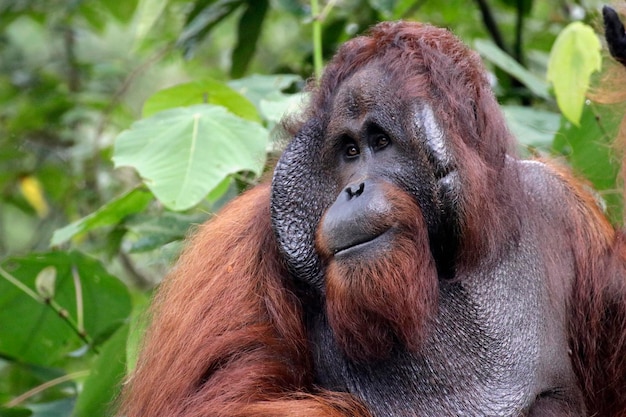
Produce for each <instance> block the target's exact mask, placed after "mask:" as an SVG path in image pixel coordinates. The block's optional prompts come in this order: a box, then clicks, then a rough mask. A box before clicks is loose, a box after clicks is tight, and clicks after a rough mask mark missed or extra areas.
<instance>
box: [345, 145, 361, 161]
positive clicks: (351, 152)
mask: <svg viewBox="0 0 626 417" xmlns="http://www.w3.org/2000/svg"><path fill="white" fill-rule="evenodd" d="M360 153H361V152H360V151H359V148H358V146H356V145H355V144H354V143H349V144H348V145H346V150H345V156H346V158H348V159H353V158H356V157H357V156H359V154H360Z"/></svg>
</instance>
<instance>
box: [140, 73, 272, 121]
mask: <svg viewBox="0 0 626 417" xmlns="http://www.w3.org/2000/svg"><path fill="white" fill-rule="evenodd" d="M194 104H217V105H220V106H224V107H226V108H227V109H228V110H230V111H231V112H232V113H233V114H236V115H237V116H240V117H243V118H244V119H248V120H253V121H260V118H259V114H258V112H257V110H256V108H255V107H254V105H253V104H252V103H251V102H250V100H248V99H247V98H246V97H244V96H243V95H242V94H241V93H239V92H237V91H235V90H234V89H233V88H232V87H230V86H228V85H227V84H225V83H223V82H220V81H217V80H212V79H209V78H205V79H202V80H198V81H193V82H190V83H185V84H179V85H175V86H174V87H170V88H166V89H163V90H160V91H159V92H157V93H156V94H154V95H153V96H152V97H150V98H149V99H148V100H146V102H145V103H144V105H143V117H149V116H152V115H153V114H155V113H158V112H160V111H163V110H168V109H173V108H176V107H186V106H192V105H194Z"/></svg>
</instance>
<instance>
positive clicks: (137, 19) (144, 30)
mask: <svg viewBox="0 0 626 417" xmlns="http://www.w3.org/2000/svg"><path fill="white" fill-rule="evenodd" d="M112 1H115V0H112ZM119 3H123V2H119ZM167 3H168V2H167V0H139V4H138V5H137V10H136V11H135V16H134V19H133V23H134V26H135V41H137V42H140V41H142V40H143V39H144V38H145V37H146V35H147V34H148V33H149V32H150V30H151V29H152V27H153V26H154V24H155V23H156V21H157V20H159V17H161V14H162V13H163V10H165V6H167Z"/></svg>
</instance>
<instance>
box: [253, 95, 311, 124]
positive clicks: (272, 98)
mask: <svg viewBox="0 0 626 417" xmlns="http://www.w3.org/2000/svg"><path fill="white" fill-rule="evenodd" d="M308 98H309V95H308V94H307V93H296V94H283V93H280V92H275V93H274V94H269V95H268V96H267V97H266V98H264V99H262V100H261V102H260V103H259V107H260V108H261V113H262V114H263V118H264V119H265V120H267V121H268V122H270V123H278V122H280V120H281V119H282V118H283V117H284V116H285V115H287V114H297V113H299V112H301V111H302V110H303V109H304V106H305V105H306V103H307V100H308Z"/></svg>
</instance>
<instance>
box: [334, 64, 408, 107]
mask: <svg viewBox="0 0 626 417" xmlns="http://www.w3.org/2000/svg"><path fill="white" fill-rule="evenodd" d="M391 78H392V77H390V74H388V73H385V72H384V71H383V70H382V69H381V68H380V67H379V66H376V65H368V66H366V67H365V68H363V69H360V70H359V71H357V72H356V73H354V74H353V75H352V76H351V77H350V78H348V79H347V80H346V81H344V82H343V83H342V84H341V85H340V86H339V90H338V91H337V95H336V96H335V100H334V103H333V114H334V115H337V116H338V115H341V116H343V117H348V118H351V119H358V118H360V117H361V116H363V115H365V114H366V113H368V112H370V111H372V110H374V109H376V108H381V107H387V108H388V107H389V105H390V104H391V99H392V98H393V97H394V96H395V97H396V100H399V99H400V97H399V96H398V94H397V91H396V88H395V86H394V85H392V83H391ZM394 107H396V108H398V106H397V103H396V106H394Z"/></svg>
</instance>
